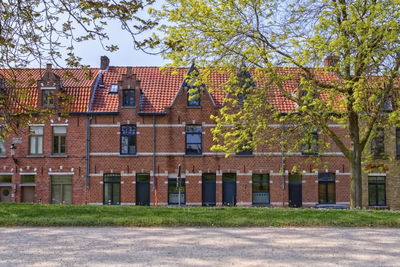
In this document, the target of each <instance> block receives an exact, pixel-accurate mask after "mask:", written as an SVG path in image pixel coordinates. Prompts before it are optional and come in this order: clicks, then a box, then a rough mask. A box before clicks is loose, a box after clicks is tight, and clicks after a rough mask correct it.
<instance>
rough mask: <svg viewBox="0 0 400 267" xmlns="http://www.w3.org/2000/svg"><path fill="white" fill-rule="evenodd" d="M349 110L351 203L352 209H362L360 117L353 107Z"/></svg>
mask: <svg viewBox="0 0 400 267" xmlns="http://www.w3.org/2000/svg"><path fill="white" fill-rule="evenodd" d="M348 110H349V132H350V140H351V148H352V150H351V153H350V155H349V156H350V158H349V162H350V171H351V186H350V193H351V201H350V207H351V208H352V209H354V208H355V209H360V208H361V207H362V174H361V154H362V148H361V144H360V128H359V119H358V115H357V113H356V112H354V110H352V108H351V105H350V107H349V108H348Z"/></svg>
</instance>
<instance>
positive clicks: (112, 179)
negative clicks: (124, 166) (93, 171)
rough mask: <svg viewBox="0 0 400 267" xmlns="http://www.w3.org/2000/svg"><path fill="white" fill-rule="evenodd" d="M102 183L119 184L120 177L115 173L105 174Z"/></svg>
mask: <svg viewBox="0 0 400 267" xmlns="http://www.w3.org/2000/svg"><path fill="white" fill-rule="evenodd" d="M104 182H110V183H111V182H113V183H119V182H121V175H120V174H117V173H116V174H105V175H104Z"/></svg>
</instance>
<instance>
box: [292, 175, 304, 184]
mask: <svg viewBox="0 0 400 267" xmlns="http://www.w3.org/2000/svg"><path fill="white" fill-rule="evenodd" d="M289 183H291V184H301V183H302V177H301V175H300V174H298V173H292V174H289Z"/></svg>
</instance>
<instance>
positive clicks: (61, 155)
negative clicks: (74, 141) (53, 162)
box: [50, 154, 68, 158]
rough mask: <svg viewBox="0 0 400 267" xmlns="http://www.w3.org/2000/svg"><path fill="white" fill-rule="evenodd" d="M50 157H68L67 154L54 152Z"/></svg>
mask: <svg viewBox="0 0 400 267" xmlns="http://www.w3.org/2000/svg"><path fill="white" fill-rule="evenodd" d="M50 158H68V155H67V154H54V155H50Z"/></svg>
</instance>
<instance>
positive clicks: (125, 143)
mask: <svg viewBox="0 0 400 267" xmlns="http://www.w3.org/2000/svg"><path fill="white" fill-rule="evenodd" d="M128 150H129V138H128V136H122V137H121V154H128Z"/></svg>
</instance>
